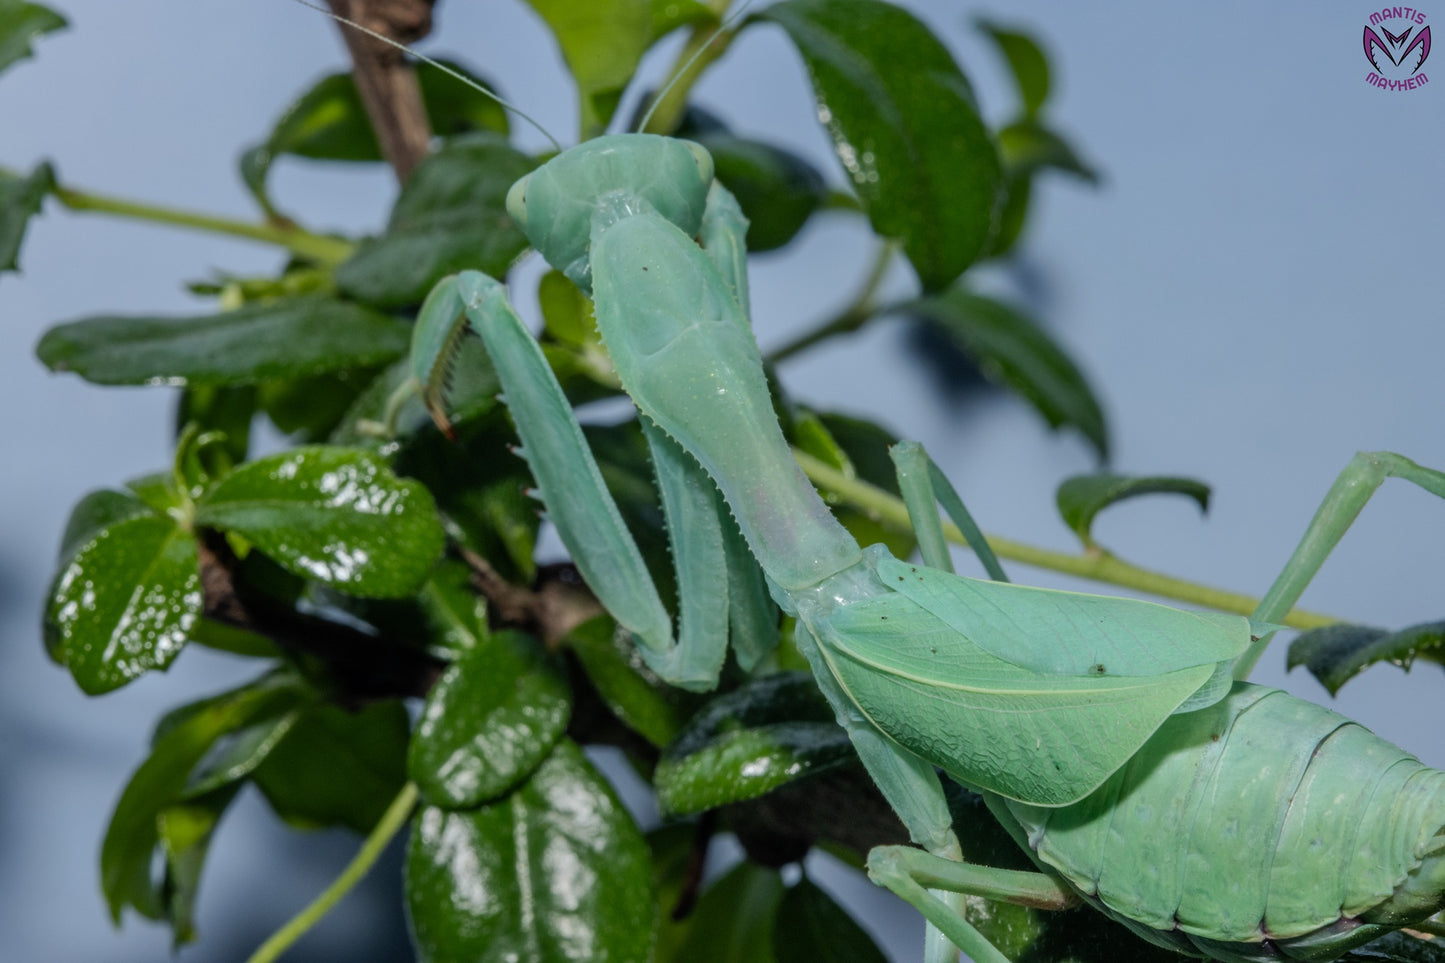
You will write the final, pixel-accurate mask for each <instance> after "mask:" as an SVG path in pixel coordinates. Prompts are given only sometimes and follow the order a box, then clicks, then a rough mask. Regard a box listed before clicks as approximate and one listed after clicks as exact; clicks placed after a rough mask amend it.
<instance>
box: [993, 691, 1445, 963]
mask: <svg viewBox="0 0 1445 963" xmlns="http://www.w3.org/2000/svg"><path fill="white" fill-rule="evenodd" d="M990 803H991V805H992V807H993V808H994V810H995V811H996V812H999V814H1000V816H1001V818H1005V819H1006V820H1007V817H1005V816H1004V813H1003V812H1001V811H1000V810H1006V812H1007V814H1008V815H1010V816H1012V818H1013V819H1015V820H1017V823H1018V826H1019V827H1020V831H1021V833H1022V834H1023V835H1024V836H1025V837H1026V838H1027V840H1028V844H1029V847H1030V849H1032V850H1033V852H1034V855H1035V858H1036V859H1038V860H1039V861H1040V862H1042V863H1043V864H1045V865H1047V866H1049V867H1052V868H1053V869H1055V870H1056V871H1057V872H1059V873H1060V874H1062V875H1063V876H1064V877H1065V878H1066V879H1067V880H1068V881H1069V882H1070V883H1071V884H1072V885H1073V886H1074V887H1076V888H1077V889H1078V890H1079V891H1080V893H1082V894H1083V895H1084V897H1085V898H1086V899H1088V900H1089V901H1090V902H1092V903H1094V904H1095V905H1096V906H1099V907H1100V908H1102V909H1104V910H1105V911H1106V912H1108V913H1109V915H1111V916H1114V917H1115V918H1117V919H1119V920H1120V921H1121V922H1124V923H1126V924H1127V925H1129V926H1130V927H1131V928H1132V929H1134V930H1135V931H1136V932H1139V933H1141V935H1144V936H1146V937H1147V938H1149V939H1151V940H1152V941H1154V942H1157V943H1161V944H1162V945H1166V946H1169V947H1171V948H1173V949H1177V950H1181V951H1184V952H1190V953H1195V954H1198V953H1201V952H1202V953H1207V954H1208V955H1210V956H1213V957H1216V958H1218V959H1223V960H1276V959H1310V960H1319V959H1331V958H1333V957H1334V956H1336V955H1339V954H1341V953H1343V952H1345V951H1346V950H1347V949H1349V948H1350V947H1352V946H1357V945H1359V944H1361V943H1363V942H1366V941H1368V940H1369V939H1372V938H1374V937H1375V936H1378V935H1380V934H1381V933H1383V932H1385V931H1387V930H1389V929H1392V928H1395V927H1398V926H1400V925H1403V924H1406V923H1410V922H1416V921H1418V920H1420V919H1423V918H1424V917H1426V916H1429V915H1430V914H1431V913H1433V912H1435V911H1436V910H1438V909H1440V908H1441V904H1442V902H1445V895H1442V894H1445V835H1442V826H1445V773H1442V772H1439V771H1437V770H1434V769H1430V768H1429V767H1427V766H1425V765H1424V764H1422V763H1421V762H1420V761H1419V760H1417V759H1415V758H1414V757H1413V756H1410V755H1408V754H1407V753H1405V752H1404V751H1403V750H1401V749H1399V748H1397V747H1396V746H1393V745H1391V744H1390V743H1388V742H1386V741H1385V740H1383V739H1381V738H1379V737H1378V736H1376V735H1374V734H1373V733H1371V732H1370V731H1369V730H1367V729H1365V728H1364V727H1362V726H1360V725H1358V724H1357V723H1354V722H1351V721H1350V720H1349V719H1346V718H1345V717H1344V716H1341V715H1339V714H1338V713H1335V712H1331V711H1330V710H1328V709H1325V708H1323V707H1321V706H1317V705H1315V704H1313V703H1311V702H1305V701H1304V700H1301V699H1296V698H1294V697H1293V696H1291V695H1289V694H1287V693H1285V692H1281V691H1280V690H1278V689H1268V688H1263V687H1261V686H1254V685H1249V684H1247V683H1238V684H1236V685H1235V686H1234V688H1233V690H1232V691H1231V692H1230V694H1229V696H1228V697H1227V698H1225V699H1224V700H1222V701H1221V702H1219V703H1217V704H1216V705H1214V706H1211V707H1209V708H1207V709H1203V710H1200V711H1197V712H1191V713H1185V714H1182V715H1177V716H1173V717H1171V718H1170V719H1169V721H1167V722H1166V723H1165V724H1164V725H1163V726H1162V727H1161V728H1160V729H1159V731H1158V732H1157V733H1155V735H1154V736H1153V737H1151V738H1150V740H1149V741H1148V742H1147V743H1145V745H1144V747H1143V749H1141V750H1140V751H1139V753H1138V754H1137V755H1135V756H1134V757H1133V759H1132V760H1131V761H1130V762H1129V763H1128V764H1127V765H1126V766H1125V767H1124V768H1123V769H1121V770H1120V771H1119V772H1117V773H1115V775H1114V776H1112V777H1111V778H1110V779H1109V780H1108V781H1107V782H1105V783H1104V785H1102V786H1101V787H1100V788H1099V789H1098V790H1097V791H1095V792H1094V793H1092V794H1091V795H1089V796H1088V797H1086V798H1085V799H1083V800H1081V801H1079V802H1077V803H1074V804H1072V805H1069V806H1064V807H1060V808H1056V809H1046V808H1042V807H1038V806H1029V805H1026V804H1023V803H1018V802H1013V801H1009V800H1001V799H994V800H990Z"/></svg>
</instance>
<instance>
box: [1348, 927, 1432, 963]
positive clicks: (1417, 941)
mask: <svg viewBox="0 0 1445 963" xmlns="http://www.w3.org/2000/svg"><path fill="white" fill-rule="evenodd" d="M1339 963H1445V944H1442V942H1441V941H1440V940H1439V939H1421V938H1420V937H1417V936H1411V935H1410V934H1408V933H1404V932H1401V931H1399V930H1396V931H1395V932H1393V933H1387V934H1385V935H1384V936H1382V937H1380V938H1379V939H1378V940H1375V941H1373V942H1371V943H1366V944H1365V945H1364V946H1362V947H1360V948H1359V949H1356V950H1352V951H1350V952H1349V953H1347V954H1345V955H1344V956H1342V957H1340V959H1339Z"/></svg>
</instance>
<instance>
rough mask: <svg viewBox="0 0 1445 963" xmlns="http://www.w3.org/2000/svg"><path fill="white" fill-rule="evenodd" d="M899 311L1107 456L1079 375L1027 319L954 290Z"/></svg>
mask: <svg viewBox="0 0 1445 963" xmlns="http://www.w3.org/2000/svg"><path fill="white" fill-rule="evenodd" d="M904 310H905V311H908V312H910V313H912V314H915V315H917V316H918V317H921V318H923V319H925V320H926V321H928V322H930V323H932V324H935V325H937V326H938V328H939V330H940V331H942V333H944V334H945V335H947V337H948V338H949V339H950V340H951V341H952V342H953V343H954V344H956V345H957V346H958V347H959V348H960V349H961V350H963V351H964V352H966V353H967V354H968V355H970V356H971V357H972V358H973V359H974V360H975V361H977V362H978V366H979V368H980V370H982V371H983V373H984V374H985V375H987V376H988V377H989V379H991V380H992V381H995V382H997V383H999V384H1002V385H1005V386H1007V387H1009V388H1011V389H1013V390H1014V391H1015V392H1017V393H1018V394H1020V395H1022V396H1023V397H1024V399H1025V400H1027V401H1028V402H1029V403H1030V404H1031V405H1033V406H1034V408H1035V410H1037V411H1038V413H1039V414H1041V415H1043V417H1044V420H1045V421H1047V422H1048V423H1049V426H1050V427H1053V428H1057V427H1059V426H1061V425H1067V426H1069V427H1071V428H1075V429H1077V430H1078V431H1079V432H1080V433H1081V434H1083V436H1084V437H1085V438H1086V439H1088V441H1089V442H1090V443H1091V444H1092V445H1093V446H1094V450H1095V451H1096V452H1098V454H1099V457H1100V458H1105V459H1107V458H1108V457H1109V436H1108V429H1107V428H1106V426H1105V424H1104V412H1103V409H1102V408H1100V406H1099V402H1098V400H1097V399H1096V398H1095V397H1094V392H1093V389H1091V388H1090V387H1089V383H1088V381H1087V380H1085V378H1084V375H1083V373H1082V372H1080V371H1079V369H1078V367H1077V366H1076V365H1075V364H1074V362H1073V361H1072V360H1070V358H1069V356H1068V355H1067V354H1065V353H1064V351H1063V349H1061V348H1060V347H1059V346H1058V344H1056V343H1055V342H1054V340H1053V339H1052V338H1050V337H1049V335H1048V334H1047V333H1046V332H1045V331H1044V330H1043V329H1042V328H1040V327H1039V326H1038V325H1037V324H1035V323H1034V322H1033V321H1031V320H1030V319H1029V318H1028V317H1026V316H1025V315H1023V314H1022V313H1020V312H1019V311H1017V310H1016V309H1014V308H1012V307H1009V306H1008V305H1006V304H1003V303H1001V302H999V301H995V300H993V299H992V298H986V297H982V296H980V295H976V294H971V293H969V292H968V291H964V290H961V289H957V288H956V289H954V290H951V291H947V292H945V293H943V294H940V295H938V296H937V297H931V298H922V299H919V300H917V301H912V302H909V304H907V305H905V306H904Z"/></svg>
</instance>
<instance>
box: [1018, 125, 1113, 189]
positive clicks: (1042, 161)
mask: <svg viewBox="0 0 1445 963" xmlns="http://www.w3.org/2000/svg"><path fill="white" fill-rule="evenodd" d="M998 149H999V153H1000V154H1002V155H1003V161H1004V166H1005V167H1007V168H1008V171H1009V174H1010V176H1028V175H1031V174H1034V173H1035V172H1037V171H1040V170H1046V169H1052V170H1058V171H1064V172H1065V173H1068V174H1073V175H1075V176H1076V177H1079V178H1082V179H1083V180H1085V181H1087V182H1089V183H1090V184H1097V183H1098V182H1099V174H1098V172H1097V171H1095V170H1094V169H1093V168H1092V167H1090V166H1089V165H1088V164H1086V163H1085V162H1084V161H1083V160H1081V159H1080V157H1079V155H1078V154H1077V153H1075V151H1074V148H1073V147H1072V146H1071V145H1070V144H1069V142H1068V141H1066V140H1064V138H1063V137H1061V136H1059V135H1058V134H1056V133H1055V132H1054V131H1052V130H1050V129H1049V128H1047V127H1045V126H1043V125H1042V124H1039V123H1037V122H1035V121H1029V120H1021V121H1017V122H1016V123H1012V124H1009V125H1008V126H1007V127H1005V128H1003V129H1002V130H1000V131H999V132H998Z"/></svg>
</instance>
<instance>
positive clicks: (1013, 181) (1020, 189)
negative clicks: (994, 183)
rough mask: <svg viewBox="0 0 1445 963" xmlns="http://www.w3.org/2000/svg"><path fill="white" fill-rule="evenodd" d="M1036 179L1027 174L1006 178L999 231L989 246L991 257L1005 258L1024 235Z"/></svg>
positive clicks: (1011, 175) (995, 233)
mask: <svg viewBox="0 0 1445 963" xmlns="http://www.w3.org/2000/svg"><path fill="white" fill-rule="evenodd" d="M1033 185H1034V179H1033V177H1032V176H1030V175H1027V174H1009V175H1007V176H1005V177H1004V201H1003V208H1002V209H1001V210H1000V211H999V215H998V230H997V231H995V232H994V236H993V242H992V243H991V244H989V248H988V253H989V256H990V257H1003V256H1004V255H1006V254H1008V252H1009V251H1011V250H1013V246H1014V244H1015V243H1017V242H1018V239H1019V235H1020V234H1021V233H1023V229H1024V221H1025V220H1027V219H1028V215H1029V201H1030V199H1031V198H1032V196H1033Z"/></svg>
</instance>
